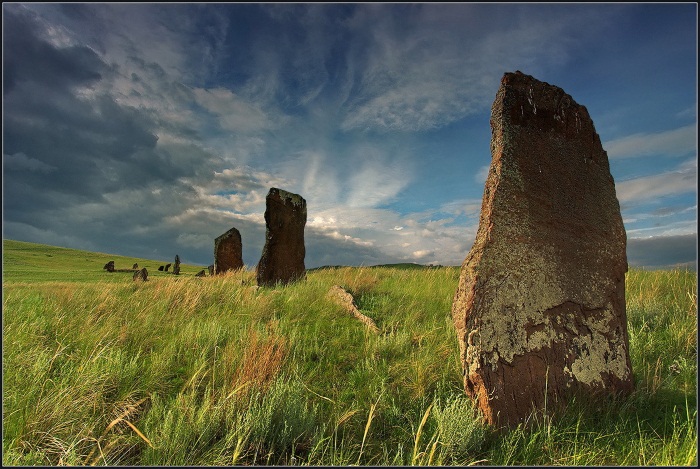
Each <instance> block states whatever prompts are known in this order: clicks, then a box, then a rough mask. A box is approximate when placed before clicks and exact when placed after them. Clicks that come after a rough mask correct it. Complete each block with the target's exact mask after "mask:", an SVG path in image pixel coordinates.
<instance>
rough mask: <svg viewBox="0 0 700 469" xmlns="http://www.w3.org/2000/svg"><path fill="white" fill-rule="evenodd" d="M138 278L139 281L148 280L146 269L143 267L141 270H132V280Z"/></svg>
mask: <svg viewBox="0 0 700 469" xmlns="http://www.w3.org/2000/svg"><path fill="white" fill-rule="evenodd" d="M137 280H140V281H143V282H145V281H147V280H148V270H146V268H145V267H144V268H143V269H141V270H137V271H136V272H134V282H135V281H137Z"/></svg>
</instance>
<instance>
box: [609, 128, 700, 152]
mask: <svg viewBox="0 0 700 469" xmlns="http://www.w3.org/2000/svg"><path fill="white" fill-rule="evenodd" d="M697 142H698V136H697V125H696V124H691V125H686V126H685V127H680V128H678V129H673V130H667V131H665V132H657V133H651V134H641V133H639V134H633V135H628V136H625V137H621V138H618V139H615V140H611V141H608V142H605V143H604V144H603V148H605V149H606V150H607V152H608V156H609V157H610V158H634V157H639V156H667V157H668V156H686V155H689V154H692V153H694V152H695V153H696V154H697Z"/></svg>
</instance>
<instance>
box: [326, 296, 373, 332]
mask: <svg viewBox="0 0 700 469" xmlns="http://www.w3.org/2000/svg"><path fill="white" fill-rule="evenodd" d="M328 296H329V297H330V298H331V299H332V300H333V301H334V302H336V303H338V304H339V305H340V306H342V307H343V308H344V309H345V310H346V311H347V312H348V313H350V314H352V315H353V316H354V317H355V318H356V319H358V320H359V321H360V322H362V323H363V324H364V325H365V326H367V328H368V329H369V330H371V331H372V332H374V333H376V334H379V333H380V332H381V331H380V330H379V328H378V327H377V324H375V322H374V320H373V319H372V318H370V317H369V316H366V315H364V314H362V313H361V312H360V310H359V309H357V304H355V299H354V298H353V297H352V295H351V294H350V293H348V292H346V291H345V289H344V288H343V287H341V286H340V285H333V286H332V287H331V289H330V290H329V291H328Z"/></svg>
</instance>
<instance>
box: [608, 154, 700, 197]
mask: <svg viewBox="0 0 700 469" xmlns="http://www.w3.org/2000/svg"><path fill="white" fill-rule="evenodd" d="M697 173H698V166H697V161H696V160H689V161H687V162H686V163H684V164H682V165H680V166H679V167H678V169H676V170H675V171H669V172H665V173H661V174H655V175H652V176H645V177H640V178H636V179H630V180H628V181H622V182H618V183H617V184H616V191H617V198H618V200H619V201H620V202H621V203H628V202H640V201H643V200H648V199H653V198H656V197H661V196H665V195H676V194H684V193H688V192H697Z"/></svg>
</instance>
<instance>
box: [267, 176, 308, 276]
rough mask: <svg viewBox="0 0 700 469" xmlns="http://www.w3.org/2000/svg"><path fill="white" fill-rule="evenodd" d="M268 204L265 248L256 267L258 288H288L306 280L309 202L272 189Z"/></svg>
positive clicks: (283, 191)
mask: <svg viewBox="0 0 700 469" xmlns="http://www.w3.org/2000/svg"><path fill="white" fill-rule="evenodd" d="M265 202H266V209H265V224H266V230H265V247H264V248H263V252H262V256H261V258H260V261H259V262H258V266H257V280H258V285H259V286H263V285H265V286H273V285H275V284H277V283H281V284H287V283H290V282H294V281H296V280H300V279H303V278H305V277H306V267H305V266H304V256H305V255H306V249H305V247H304V226H305V225H306V200H304V198H303V197H301V196H300V195H297V194H292V193H291V192H287V191H285V190H282V189H277V188H274V187H273V188H272V189H270V191H269V192H268V194H267V198H266V200H265Z"/></svg>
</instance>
